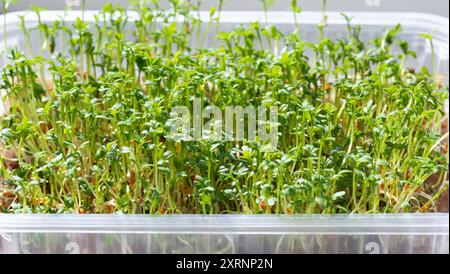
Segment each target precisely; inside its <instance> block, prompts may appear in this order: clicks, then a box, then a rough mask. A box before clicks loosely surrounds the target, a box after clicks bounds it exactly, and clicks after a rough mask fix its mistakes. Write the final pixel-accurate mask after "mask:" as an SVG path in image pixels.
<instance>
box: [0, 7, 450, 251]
mask: <svg viewBox="0 0 450 274" xmlns="http://www.w3.org/2000/svg"><path fill="white" fill-rule="evenodd" d="M94 13H95V12H94V11H90V12H86V14H85V19H86V20H93V15H94ZM24 14H25V21H26V24H27V28H31V27H33V26H35V25H36V24H37V18H36V16H35V15H33V14H32V13H29V12H25V13H23V12H19V13H10V14H7V16H6V22H7V28H8V38H7V43H8V46H18V47H19V49H21V50H24V51H25V45H24V39H23V35H22V32H21V30H20V27H19V23H20V20H19V18H18V15H24ZM347 15H350V16H353V21H352V23H353V24H357V25H361V27H362V33H361V36H362V38H363V39H364V40H368V39H370V38H373V37H375V36H379V35H382V34H383V32H384V31H385V30H386V29H387V28H391V27H393V26H395V25H396V24H398V23H400V24H402V26H403V31H402V33H401V34H400V37H399V38H400V39H403V40H406V41H408V42H409V43H410V44H411V49H412V50H415V51H416V52H417V58H416V59H415V60H409V61H408V63H407V65H408V66H410V67H421V66H428V67H430V68H431V64H432V59H433V58H432V49H431V46H430V44H429V43H428V42H427V41H426V40H425V39H424V38H422V37H419V36H418V35H419V34H421V33H431V32H433V37H434V52H435V61H436V62H435V64H436V66H435V69H436V72H437V73H438V75H440V77H442V78H443V79H444V81H445V82H448V72H449V22H448V19H446V18H442V17H438V16H433V15H428V14H415V13H349V14H347ZM60 16H63V17H64V18H65V20H66V21H67V22H70V21H71V20H75V18H76V17H80V16H81V13H80V12H76V11H71V12H67V13H65V12H63V11H59V12H58V11H56V12H55V11H45V12H42V14H41V17H42V21H43V23H50V22H52V21H54V20H56V19H59V17H60ZM131 16H133V15H132V14H131ZM201 16H202V18H203V21H205V22H207V21H208V18H209V13H208V12H202V13H201ZM327 16H328V26H327V28H326V29H325V36H327V37H329V38H338V37H344V36H346V35H347V30H346V28H345V27H346V21H345V20H344V18H343V16H342V15H340V14H339V13H332V12H331V13H327ZM257 20H260V21H261V22H264V14H263V13H262V12H223V13H222V16H221V25H220V27H221V29H223V30H226V29H230V28H233V27H235V26H236V25H239V24H247V23H250V22H254V21H257ZM321 20H322V14H321V13H316V12H304V13H302V14H301V15H300V16H299V18H298V23H299V24H300V28H301V35H302V37H303V39H305V40H308V41H311V42H314V41H316V39H317V37H318V31H317V27H316V26H317V24H318V23H319V22H320V21H321ZM268 22H269V23H272V24H276V25H277V26H278V27H279V28H280V29H281V30H282V31H284V32H291V31H292V30H293V29H294V18H293V15H292V14H291V13H290V12H269V14H268ZM2 28H3V25H2V23H0V29H2ZM212 29H215V28H212ZM35 38H36V37H35ZM4 39H5V37H4V36H3V33H2V32H1V33H0V51H2V50H3V45H4ZM32 39H34V38H33V37H32ZM36 39H37V38H36ZM213 39H214V34H213V33H212V34H211V35H210V39H209V42H211V41H213ZM2 62H3V60H1V61H0V64H1V63H2ZM445 108H446V111H447V113H448V102H447V104H446V107H445ZM0 110H1V106H0ZM448 230H449V215H448V213H435V214H388V215H348V216H341V215H338V216H328V215H299V216H267V215H212V216H201V215H174V216H172V215H171V216H143V215H108V216H106V215H5V214H3V215H2V214H0V254H1V253H449V231H448Z"/></svg>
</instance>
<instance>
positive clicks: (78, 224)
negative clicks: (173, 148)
mask: <svg viewBox="0 0 450 274" xmlns="http://www.w3.org/2000/svg"><path fill="white" fill-rule="evenodd" d="M0 233H83V234H85V233H88V234H91V233H92V234H116V233H125V234H264V235H265V234H267V235H284V234H295V235H301V234H333V235H350V234H351V235H443V236H448V234H449V214H448V213H412V214H349V215H342V214H339V215H318V214H311V215H309V214H304V215H302V214H299V215H289V216H288V215H200V214H197V215H195V214H186V215H182V214H180V215H125V214H114V215H75V214H73V215H71V214H63V215H61V214H52V215H50V214H47V215H45V214H17V215H14V214H0Z"/></svg>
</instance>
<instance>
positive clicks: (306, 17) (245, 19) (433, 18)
mask: <svg viewBox="0 0 450 274" xmlns="http://www.w3.org/2000/svg"><path fill="white" fill-rule="evenodd" d="M128 11H129V16H130V18H131V19H133V18H136V13H135V12H133V11H130V10H128ZM98 12H99V10H86V11H85V19H86V20H93V19H94V15H95V14H96V13H98ZM191 13H195V14H197V12H191ZM198 14H199V15H200V18H201V19H202V20H204V21H209V17H210V14H209V11H200V12H199V13H198ZM342 14H345V15H348V16H351V17H353V21H352V22H353V23H354V24H365V25H390V24H396V23H399V22H400V23H402V22H403V23H416V24H420V26H422V27H433V26H434V27H435V28H436V27H437V28H439V31H443V32H445V33H447V36H448V33H449V20H448V18H445V17H443V16H440V15H434V14H430V13H420V12H413V13H411V12H335V11H333V12H326V15H327V17H328V18H327V22H328V23H329V24H346V23H347V21H346V20H345V18H344V17H343V16H342ZM81 15H82V11H79V10H72V11H64V10H52V11H49V10H46V11H42V12H41V17H42V19H43V21H53V20H58V19H61V16H65V17H66V18H76V17H81ZM322 15H323V14H322V12H316V11H304V12H302V13H300V15H298V16H297V20H298V23H304V24H312V23H320V22H321V20H322ZM18 16H25V19H26V20H33V21H35V20H37V16H36V14H35V13H34V12H32V11H28V10H22V11H15V12H8V13H6V24H10V23H16V22H20V20H19V18H18ZM69 21H70V19H69ZM255 21H261V22H263V21H265V13H264V12H263V11H222V12H221V22H222V23H250V22H255ZM267 21H268V23H279V24H283V23H285V24H292V23H295V19H294V16H293V14H292V12H290V11H269V12H268V13H267ZM3 24H4V23H3V22H1V21H0V26H3ZM447 40H448V37H447Z"/></svg>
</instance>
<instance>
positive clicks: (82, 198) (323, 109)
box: [0, 0, 448, 214]
mask: <svg viewBox="0 0 450 274" xmlns="http://www.w3.org/2000/svg"><path fill="white" fill-rule="evenodd" d="M170 2H171V3H172V5H173V7H172V10H171V11H170V12H166V11H163V9H161V8H159V7H158V1H134V3H133V5H132V10H133V13H134V14H135V15H136V14H137V18H136V19H130V11H127V10H124V9H123V8H121V7H113V6H111V5H107V6H105V7H104V9H103V10H102V11H101V12H99V13H98V14H97V15H96V19H95V21H94V22H88V21H86V20H84V18H79V19H77V21H76V23H74V24H68V23H66V22H64V20H63V19H61V20H59V21H55V22H54V23H53V24H45V23H42V22H40V21H39V25H38V26H37V27H36V28H30V27H29V26H27V25H26V20H22V28H23V32H24V37H25V40H26V41H27V44H28V46H27V48H28V49H31V48H33V47H36V45H32V43H34V44H36V43H37V42H36V41H35V40H33V41H32V39H31V37H32V35H35V34H38V36H37V37H38V40H39V50H40V54H39V55H38V56H31V57H30V54H27V53H25V52H20V51H19V50H17V49H13V50H12V51H10V53H9V59H10V60H9V64H8V65H6V66H5V67H4V68H3V69H2V70H1V82H0V83H1V86H0V88H1V89H2V91H3V92H4V94H5V96H4V98H3V100H4V104H5V105H6V106H7V110H6V113H5V114H4V115H3V117H1V118H0V121H1V122H0V139H1V143H2V144H1V146H0V150H1V152H2V153H1V156H0V157H1V161H0V162H1V165H2V166H1V167H0V211H1V212H15V213H19V212H36V213H113V212H123V213H286V214H293V213H333V214H334V213H351V212H355V213H380V212H388V213H391V212H416V211H422V212H428V211H432V210H434V209H435V206H436V201H437V200H438V198H439V196H440V195H441V194H442V193H443V192H444V191H445V190H446V188H447V187H448V183H447V175H446V173H447V170H448V167H447V165H448V152H447V145H446V144H445V140H444V139H445V137H446V136H448V132H447V131H444V132H442V128H441V121H442V120H443V119H444V116H445V115H444V113H442V110H441V109H442V108H443V107H442V106H443V104H444V101H445V99H446V96H447V92H448V87H447V86H443V85H442V84H440V83H439V82H437V81H436V80H435V79H436V77H435V75H433V72H429V71H428V70H427V69H426V68H416V69H412V68H407V67H405V60H406V59H407V58H414V57H415V53H414V52H413V51H411V50H410V48H409V45H408V44H407V43H406V42H405V41H401V40H398V39H396V35H397V34H398V33H399V32H400V31H401V28H400V26H397V27H396V28H394V29H391V30H387V31H386V33H385V34H384V35H382V36H380V37H379V38H376V39H374V40H372V41H370V42H363V41H362V40H361V39H360V32H361V29H360V28H359V27H354V26H352V25H351V24H350V22H349V24H348V37H347V38H346V39H341V40H331V39H328V38H325V37H323V35H322V37H321V39H320V40H319V41H318V42H317V43H310V42H307V41H304V40H302V39H301V38H300V35H298V33H297V32H293V33H288V34H286V33H282V32H281V31H279V30H278V29H277V27H276V26H274V25H267V24H263V23H258V22H255V23H252V24H250V25H247V26H239V27H237V28H235V29H234V30H232V31H228V32H219V31H218V30H219V29H220V14H221V7H220V6H219V8H218V9H217V10H216V9H211V12H210V17H211V18H210V22H203V23H202V22H201V21H200V20H199V17H198V15H197V14H196V12H192V11H195V10H197V9H198V7H197V6H196V4H192V3H190V1H176V0H172V1H170ZM294 2H295V1H294ZM220 3H221V1H220ZM265 7H266V6H265ZM294 7H296V5H294ZM34 12H35V13H36V14H37V15H38V18H40V16H39V14H40V12H41V10H39V9H37V8H34ZM299 12H300V10H299V8H296V9H294V14H295V15H296V17H297V16H301V14H300V15H298V13H299ZM177 22H178V23H177ZM214 28H215V29H214ZM323 28H324V26H322V25H321V26H319V31H320V32H321V33H322V34H323ZM210 32H216V33H217V39H216V40H215V41H216V42H213V44H214V45H211V43H209V46H206V43H207V42H208V38H207V37H208V35H209V33H210ZM33 37H34V36H33ZM394 47H397V48H399V49H400V54H398V55H397V54H395V55H394V54H393V53H392V52H393V51H392V49H393V48H394ZM43 56H48V57H45V58H44V57H43ZM195 98H201V104H202V107H206V106H209V105H215V106H219V107H224V106H230V105H232V106H233V105H241V106H247V105H253V106H256V107H257V106H261V105H263V106H266V107H271V106H277V107H278V110H279V114H278V131H279V134H278V138H279V142H278V147H277V149H276V150H271V151H266V150H264V149H263V148H264V146H265V145H266V144H265V143H262V142H258V141H252V142H250V141H243V142H242V141H239V142H238V141H234V142H230V141H221V140H203V141H200V142H197V141H173V140H171V139H169V138H167V135H168V133H169V127H170V123H169V122H168V121H170V110H171V108H172V107H174V106H179V105H183V106H188V107H190V108H191V107H192V103H193V100H194V99H195ZM430 178H434V179H433V183H432V184H426V183H425V182H426V181H427V180H429V179H430Z"/></svg>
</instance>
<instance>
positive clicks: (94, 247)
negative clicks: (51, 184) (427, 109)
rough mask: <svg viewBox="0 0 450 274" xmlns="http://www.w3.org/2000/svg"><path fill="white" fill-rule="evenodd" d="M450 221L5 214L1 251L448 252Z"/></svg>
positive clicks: (430, 217) (0, 221)
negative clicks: (449, 224)
mask: <svg viewBox="0 0 450 274" xmlns="http://www.w3.org/2000/svg"><path fill="white" fill-rule="evenodd" d="M448 217H449V216H448V214H405V215H402V214H392V215H348V216H341V215H337V216H321V215H303V216H264V215H259V216H256V215H215V216H200V215H178V216H159V217H155V216H142V215H109V216H108V215H86V216H81V215H80V216H76V215H0V233H2V234H1V235H2V237H0V253H32V254H36V253H83V254H86V253H106V254H110V253H111V254H118V253H119V254H121V253H132V254H143V253H144V254H148V253H170V254H173V253H189V254H195V253H219V254H249V253H263V254H268V253H277V254H278V253H282V254H284V253H289V254H292V253H294V254H309V253H323V254H336V253H351V254H355V253H356V254H384V253H391V254H397V253H401V254H405V253H406V254H413V253H428V254H429V253H432V254H434V253H448V252H449V236H448V221H449V219H448Z"/></svg>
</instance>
